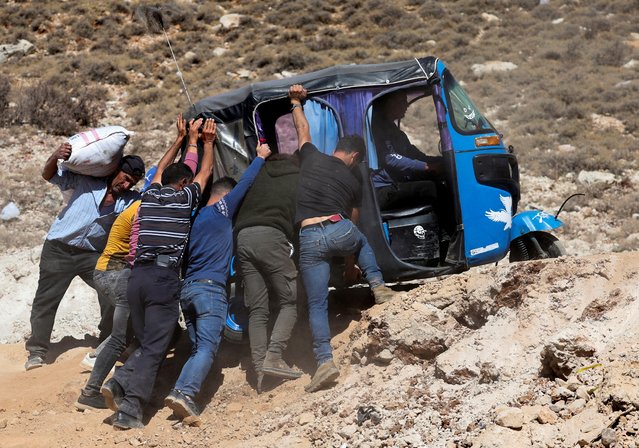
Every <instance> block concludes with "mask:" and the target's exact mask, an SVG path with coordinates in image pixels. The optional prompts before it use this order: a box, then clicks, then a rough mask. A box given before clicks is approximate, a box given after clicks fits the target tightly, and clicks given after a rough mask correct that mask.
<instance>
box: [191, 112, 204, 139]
mask: <svg viewBox="0 0 639 448" xmlns="http://www.w3.org/2000/svg"><path fill="white" fill-rule="evenodd" d="M203 121H204V119H202V118H198V119H197V120H191V121H189V144H192V145H194V144H197V139H198V137H199V136H200V126H202V122H203Z"/></svg>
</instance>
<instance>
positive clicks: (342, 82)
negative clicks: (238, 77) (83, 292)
mask: <svg viewBox="0 0 639 448" xmlns="http://www.w3.org/2000/svg"><path fill="white" fill-rule="evenodd" d="M436 62H437V58H435V57H433V56H428V57H423V58H415V59H411V60H408V61H400V62H388V63H383V64H363V65H356V64H350V65H336V66H333V67H329V68H325V69H323V70H318V71H315V72H310V73H306V74H302V75H297V76H292V77H290V78H284V79H276V80H271V81H264V82H256V83H253V84H249V85H247V86H244V87H242V88H239V89H235V90H231V91H228V92H225V93H221V94H219V95H213V96H209V97H207V98H204V99H202V100H200V101H198V102H197V103H195V104H194V107H192V108H190V109H189V110H188V111H187V112H186V113H185V117H186V118H187V119H190V118H193V117H196V116H198V115H205V116H210V115H213V114H214V115H215V116H216V117H217V118H218V119H221V120H222V121H227V120H232V119H236V118H237V117H238V114H246V112H248V111H251V112H252V111H253V110H254V108H255V107H256V106H257V105H258V104H260V103H262V102H264V101H269V100H273V99H278V98H284V97H286V95H287V93H288V89H289V87H290V86H291V85H293V84H302V85H303V86H304V87H305V88H306V89H307V90H308V91H309V93H316V92H321V91H326V90H335V89H345V88H352V87H364V86H381V85H393V84H397V83H403V82H406V81H409V80H413V79H429V78H430V77H431V76H432V75H433V74H434V72H435V69H436Z"/></svg>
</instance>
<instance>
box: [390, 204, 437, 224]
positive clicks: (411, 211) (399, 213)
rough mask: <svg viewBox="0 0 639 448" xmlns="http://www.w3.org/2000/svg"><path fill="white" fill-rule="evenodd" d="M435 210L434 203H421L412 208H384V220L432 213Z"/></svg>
mask: <svg viewBox="0 0 639 448" xmlns="http://www.w3.org/2000/svg"><path fill="white" fill-rule="evenodd" d="M432 211H433V206H432V205H420V206H417V207H411V208H402V209H398V210H382V211H381V212H380V213H381V215H382V221H388V220H389V219H398V218H407V217H409V216H415V215H421V214H426V213H430V212H432Z"/></svg>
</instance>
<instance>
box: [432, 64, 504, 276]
mask: <svg viewBox="0 0 639 448" xmlns="http://www.w3.org/2000/svg"><path fill="white" fill-rule="evenodd" d="M445 69H446V68H445V65H444V64H443V63H442V62H441V61H440V62H439V64H438V74H439V76H440V79H441V80H442V81H441V87H442V88H443V95H441V100H442V102H443V104H444V106H445V108H446V114H445V119H446V123H445V126H446V128H447V130H448V132H450V137H451V144H452V149H453V154H454V167H455V170H454V173H455V176H456V182H455V185H456V187H457V194H458V200H459V207H460V212H461V213H460V215H461V216H460V218H461V224H462V225H463V229H464V246H465V248H464V249H465V255H466V262H467V264H468V266H478V265H481V264H486V263H490V262H494V261H498V260H500V259H502V258H503V257H504V256H505V255H506V253H507V252H508V250H509V244H510V228H511V227H512V197H511V195H510V193H509V192H508V191H506V190H502V189H500V188H495V187H491V186H488V185H482V184H480V183H479V182H478V181H477V178H476V174H475V169H474V164H473V159H474V157H475V156H476V155H480V154H507V151H506V149H505V148H504V147H503V144H501V139H500V140H499V142H500V145H497V146H492V147H484V148H478V147H477V146H476V143H475V139H476V138H477V137H479V136H484V135H497V134H496V132H495V131H494V130H493V129H490V130H487V131H486V130H484V131H481V132H474V133H470V134H461V133H460V132H459V130H458V129H457V128H456V127H455V126H454V125H453V122H452V118H451V115H450V114H451V110H450V107H451V106H450V97H449V96H448V94H447V92H446V83H445V82H444V72H445Z"/></svg>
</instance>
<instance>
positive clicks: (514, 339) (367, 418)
mask: <svg viewBox="0 0 639 448" xmlns="http://www.w3.org/2000/svg"><path fill="white" fill-rule="evenodd" d="M140 6H153V7H158V8H159V9H160V10H161V12H162V17H163V20H164V23H165V26H166V28H167V33H168V36H169V38H170V39H171V44H172V48H173V51H174V52H175V55H176V57H177V60H178V63H179V65H180V69H181V70H182V73H183V75H184V78H185V81H186V83H187V86H188V89H189V93H190V95H191V97H192V98H193V100H194V101H195V100H198V99H201V98H203V97H206V96H208V95H212V94H215V93H220V92H223V91H226V90H228V89H232V88H237V87H241V86H243V85H245V84H247V83H249V82H254V81H261V80H267V79H273V78H286V77H288V76H291V75H292V74H299V73H303V72H307V71H310V70H317V69H321V68H325V67H328V66H331V65H333V64H350V63H377V62H386V61H397V60H405V59H411V58H413V57H415V56H424V55H434V56H437V57H440V58H441V59H443V60H444V61H445V62H446V63H447V66H448V67H449V68H450V69H451V71H452V72H453V73H454V74H455V76H456V78H457V79H458V80H461V81H462V82H463V85H464V89H466V90H467V92H468V93H469V94H470V96H471V97H472V98H473V100H474V101H475V102H476V103H477V105H478V106H479V108H480V109H481V110H482V111H483V112H485V114H486V115H487V116H488V118H489V119H490V120H491V122H492V123H493V124H495V126H496V127H497V129H498V130H499V131H500V132H502V133H503V135H504V139H505V142H506V144H507V145H513V147H514V148H515V154H516V155H517V157H518V160H519V165H520V170H521V187H522V198H521V202H520V207H519V208H520V210H526V209H543V210H545V211H548V212H552V213H554V212H555V211H556V210H557V208H558V207H559V206H560V205H561V203H562V202H563V200H564V199H565V198H567V197H568V196H570V195H572V194H574V193H584V194H585V196H582V197H579V198H576V199H573V200H572V201H571V202H570V203H568V205H567V206H566V208H565V209H564V211H563V212H562V214H561V215H560V219H562V220H563V221H564V223H565V226H564V227H563V228H561V229H559V231H558V232H557V235H558V236H559V238H560V239H561V241H562V243H563V245H564V246H565V248H566V249H567V252H568V254H569V256H568V257H562V258H559V259H555V260H545V261H533V262H525V263H512V264H511V263H508V262H507V261H506V260H504V261H502V262H500V263H499V264H498V265H497V266H492V265H491V266H484V267H481V268H474V269H472V270H471V271H468V272H466V273H463V274H460V275H455V276H450V277H448V278H441V279H433V280H428V281H422V282H412V283H407V284H400V285H397V286H395V288H396V289H401V290H402V291H405V292H404V293H403V294H402V295H401V296H400V298H399V300H396V301H394V302H392V303H389V304H385V305H382V306H373V307H371V303H370V302H371V300H370V297H369V295H368V293H367V291H366V290H359V289H349V290H345V291H342V292H340V293H338V294H334V295H333V296H332V298H331V303H330V307H331V308H330V315H331V319H332V320H331V328H332V330H333V335H334V339H333V341H332V343H333V346H334V347H335V348H336V360H337V361H338V363H339V367H340V370H341V372H342V376H341V377H340V380H339V383H338V384H337V386H336V387H335V388H333V389H331V390H328V391H322V392H319V393H316V394H307V393H305V392H304V389H303V387H304V385H305V384H306V383H307V382H308V381H309V379H310V374H312V373H313V371H314V366H313V361H312V356H311V346H310V335H309V334H308V328H307V322H306V321H305V319H304V318H301V319H300V323H299V325H298V326H297V328H296V334H295V335H294V338H293V340H294V343H293V346H292V347H291V348H290V349H289V351H288V353H287V359H288V360H290V362H292V363H294V364H295V365H296V366H298V367H299V368H301V369H302V370H303V371H304V372H305V375H304V376H303V377H302V378H301V379H299V380H296V381H291V382H287V383H284V384H271V386H270V387H271V390H269V391H268V392H267V393H265V394H262V395H257V394H256V393H255V390H254V387H253V386H254V381H255V380H254V378H253V377H252V376H251V374H250V373H249V371H248V370H247V367H248V365H249V364H250V356H249V353H248V350H247V348H246V347H243V348H242V347H240V348H238V347H237V346H233V345H230V344H224V345H223V346H222V348H221V351H220V353H219V356H218V358H217V360H216V362H215V364H214V367H213V370H212V372H211V374H210V376H209V378H208V380H207V383H206V384H207V389H206V391H205V393H204V394H203V395H204V396H203V399H202V400H203V401H202V404H204V405H206V409H205V412H204V414H203V425H202V426H200V427H188V426H183V425H182V424H179V423H176V421H175V420H173V418H172V417H171V415H170V413H169V412H168V411H167V409H162V408H161V406H162V400H163V398H164V395H166V393H167V392H168V390H169V388H170V386H172V384H173V382H174V380H175V379H176V377H177V375H178V372H179V369H180V367H181V365H182V364H183V362H184V356H185V353H186V352H187V351H188V342H187V341H186V339H187V338H186V337H183V338H182V339H181V341H180V342H179V344H178V346H177V348H176V350H175V351H173V352H171V353H170V354H169V357H168V358H167V360H166V362H165V363H164V365H163V369H162V372H161V374H160V376H159V383H158V387H157V390H156V392H155V396H154V398H153V400H152V403H151V406H150V408H149V411H150V412H149V414H148V416H147V419H146V420H145V423H147V422H148V426H147V427H146V428H145V429H144V430H140V431H129V432H126V433H121V432H115V431H113V429H112V428H111V427H110V426H108V425H106V424H103V423H102V422H103V420H104V419H105V418H107V417H108V416H109V414H110V413H109V412H108V411H104V412H101V411H93V412H82V413H80V412H77V411H76V410H75V408H74V407H73V403H74V401H75V399H76V398H77V394H78V393H79V389H80V387H82V385H83V384H84V382H85V381H86V378H87V373H86V372H82V371H81V368H80V367H79V362H80V360H81V359H82V358H83V356H84V354H85V353H86V352H87V350H89V347H90V346H92V345H95V343H96V338H95V333H96V326H97V319H96V316H97V313H98V309H97V303H96V302H97V301H96V300H95V295H94V293H93V292H92V291H91V290H90V289H89V288H88V287H87V286H86V285H84V284H83V283H82V282H81V281H79V280H78V279H76V280H75V281H74V283H73V284H72V287H71V288H70V290H69V292H68V293H67V296H66V297H65V299H64V300H63V302H62V304H61V307H60V312H59V313H58V316H57V320H56V325H55V327H54V333H53V340H54V347H53V349H52V355H53V358H55V362H54V363H53V364H48V365H46V366H45V367H44V368H41V369H36V370H33V371H30V372H26V373H25V372H24V369H23V364H24V361H25V355H26V353H25V351H24V346H23V343H24V339H25V338H26V336H27V333H28V331H29V321H28V319H29V312H30V306H31V301H32V300H33V295H34V293H35V289H36V286H37V279H38V263H39V258H40V250H41V245H42V241H43V239H44V237H45V235H46V232H47V230H48V228H49V226H50V224H51V222H52V220H53V218H54V216H55V214H56V213H57V212H58V211H59V210H60V209H61V207H62V198H61V195H60V193H59V190H58V189H57V188H56V187H54V186H52V185H49V184H47V183H46V182H44V181H43V180H42V179H41V177H40V171H41V169H42V166H43V164H44V162H45V160H46V159H47V158H48V157H49V155H50V154H51V152H52V151H53V150H54V148H55V147H57V145H59V144H60V143H61V142H63V141H64V140H65V138H66V137H68V136H69V135H71V134H73V133H74V132H76V131H78V130H80V129H86V128H88V127H92V126H99V125H122V126H125V127H127V128H128V129H130V130H132V131H135V132H136V134H135V136H134V137H133V138H132V139H131V141H130V142H129V144H128V145H127V147H126V151H127V152H130V153H136V154H139V155H141V156H142V157H143V158H144V159H145V160H146V161H147V163H148V165H151V164H153V163H155V161H156V160H157V159H158V158H159V157H160V156H161V154H163V152H164V151H165V149H166V148H167V146H168V145H169V144H170V143H171V142H172V141H173V139H174V120H175V116H176V115H177V114H179V113H180V112H183V111H185V110H186V109H187V107H188V101H187V99H186V96H185V92H184V91H183V88H182V85H181V82H180V80H179V78H178V77H177V76H176V68H175V65H174V63H173V61H172V59H171V53H170V51H169V48H168V47H167V44H166V41H165V39H164V36H163V34H162V33H159V32H157V29H150V28H149V27H148V26H147V25H148V23H147V21H145V14H143V13H140V11H144V10H140V9H139V7H140ZM147 18H148V17H147ZM637 23H639V0H589V1H583V0H542V1H540V0H494V1H472V0H459V1H452V0H447V1H436V0H397V1H394V2H385V1H383V0H349V1H337V0H324V1H318V0H297V1H282V0H277V1H272V2H264V1H260V0H243V1H233V0H228V1H219V2H209V1H204V0H181V1H177V0H176V1H169V2H151V1H147V0H141V1H121V0H104V1H100V2H90V1H88V0H78V1H59V2H56V1H51V2H41V1H24V0H19V1H16V0H9V1H5V2H4V3H2V4H0V25H2V26H0V148H1V149H2V150H1V151H0V165H1V166H3V167H5V172H4V175H3V176H0V210H1V209H2V208H3V207H4V206H5V205H6V204H8V203H10V202H12V203H14V204H15V205H16V206H17V207H18V209H19V210H20V216H19V217H18V218H16V219H11V220H2V219H0V284H1V285H2V286H0V309H1V310H3V317H4V319H2V322H1V323H0V447H2V448H5V447H11V448H13V447H16V448H17V447H36V448H37V447H49V446H59V447H69V448H72V447H73V448H75V447H85V446H96V447H103V446H104V447H107V446H109V447H110V446H119V447H121V446H129V445H130V446H134V447H135V446H149V447H167V448H168V447H175V446H182V447H184V446H193V447H209V446H212V447H218V446H219V447H236V448H244V447H246V448H248V447H251V448H253V447H317V448H320V447H322V448H323V447H327V446H330V447H340V448H348V447H362V448H373V447H424V446H428V447H442V448H444V447H445V448H454V447H458V448H461V447H464V448H466V447H476V448H479V447H486V448H488V447H504V448H506V447H508V448H510V447H528V446H530V447H561V448H572V447H575V446H594V447H601V446H606V447H608V446H613V447H635V446H637V442H636V439H637V434H639V414H638V410H639V382H638V380H637V368H638V367H639V366H638V365H637V357H638V355H639V353H638V352H639V345H638V344H637V337H638V336H639V335H638V334H637V331H638V330H637V329H638V328H639V314H638V309H639V308H638V302H639V287H638V285H639V192H638V191H639V163H638V162H637V149H639V142H638V139H637V137H638V135H639V134H638V133H639V115H638V114H637V110H639V28H638V27H637ZM151 28H153V27H151ZM25 42H26V43H25ZM14 46H16V47H14ZM300 316H304V312H301V313H300Z"/></svg>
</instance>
